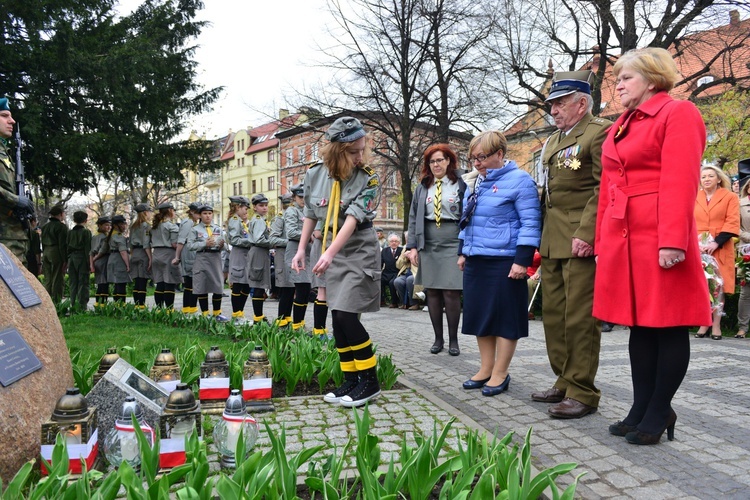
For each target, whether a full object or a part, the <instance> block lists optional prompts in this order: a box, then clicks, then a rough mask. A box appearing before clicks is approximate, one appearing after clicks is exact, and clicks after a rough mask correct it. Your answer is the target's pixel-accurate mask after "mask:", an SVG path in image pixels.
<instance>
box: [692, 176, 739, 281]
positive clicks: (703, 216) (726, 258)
mask: <svg viewBox="0 0 750 500" xmlns="http://www.w3.org/2000/svg"><path fill="white" fill-rule="evenodd" d="M695 223H696V225H697V227H698V233H706V232H707V233H711V236H713V237H714V238H716V236H718V235H719V233H732V234H736V235H739V234H740V200H739V198H737V195H736V194H734V193H733V192H732V191H730V190H728V189H724V188H722V187H720V188H718V189H717V190H716V192H715V193H714V195H713V196H712V197H711V202H710V203H706V193H704V192H703V191H700V192H699V193H698V196H697V197H696V199H695ZM713 256H714V258H716V260H717V261H718V263H719V271H720V272H721V277H722V278H724V293H734V273H735V270H734V241H733V240H731V239H730V240H729V241H727V242H726V243H724V245H722V247H721V248H719V249H718V250H716V251H715V252H714V253H713Z"/></svg>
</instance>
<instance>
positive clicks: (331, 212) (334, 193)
mask: <svg viewBox="0 0 750 500" xmlns="http://www.w3.org/2000/svg"><path fill="white" fill-rule="evenodd" d="M340 203H341V183H340V182H339V181H337V180H334V181H333V185H331V196H330V199H329V200H328V213H327V214H326V227H325V229H323V243H322V246H321V250H320V253H323V252H325V251H326V241H328V227H329V225H330V223H331V217H335V219H334V220H333V235H332V236H331V243H333V240H335V239H336V233H338V231H339V210H338V208H339V204H340ZM334 207H335V208H334Z"/></svg>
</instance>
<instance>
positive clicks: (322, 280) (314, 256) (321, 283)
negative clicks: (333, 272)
mask: <svg viewBox="0 0 750 500" xmlns="http://www.w3.org/2000/svg"><path fill="white" fill-rule="evenodd" d="M322 249H323V240H319V239H317V238H315V239H314V240H313V242H312V245H310V263H309V265H310V267H308V269H309V270H310V275H311V278H312V286H313V287H315V288H320V287H324V288H325V286H326V275H325V274H321V275H320V276H318V275H317V274H313V272H312V267H313V266H314V265H315V264H317V263H318V259H320V254H321V252H320V251H321V250H322Z"/></svg>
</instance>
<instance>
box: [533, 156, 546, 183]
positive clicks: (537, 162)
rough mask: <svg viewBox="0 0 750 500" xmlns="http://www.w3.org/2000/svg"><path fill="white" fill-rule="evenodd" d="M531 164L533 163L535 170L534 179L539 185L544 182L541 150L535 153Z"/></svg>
mask: <svg viewBox="0 0 750 500" xmlns="http://www.w3.org/2000/svg"><path fill="white" fill-rule="evenodd" d="M531 164H532V165H533V168H532V172H534V180H535V181H536V183H537V185H542V184H544V165H542V151H541V150H539V151H537V152H535V153H534V157H533V159H532V160H531Z"/></svg>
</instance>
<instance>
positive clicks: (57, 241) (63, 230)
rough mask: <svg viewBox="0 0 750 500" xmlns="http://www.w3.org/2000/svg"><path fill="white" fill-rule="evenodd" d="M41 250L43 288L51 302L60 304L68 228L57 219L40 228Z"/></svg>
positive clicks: (51, 219)
mask: <svg viewBox="0 0 750 500" xmlns="http://www.w3.org/2000/svg"><path fill="white" fill-rule="evenodd" d="M42 248H43V250H44V254H43V256H42V265H43V267H44V271H43V272H44V288H46V289H47V293H49V295H50V297H52V301H53V302H60V301H61V300H62V297H63V290H64V288H65V280H64V277H63V275H64V273H63V267H65V264H66V262H67V260H66V259H67V257H68V226H66V225H65V224H63V223H62V222H61V221H60V220H58V219H54V218H50V220H49V222H47V223H46V224H45V225H44V226H43V227H42Z"/></svg>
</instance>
